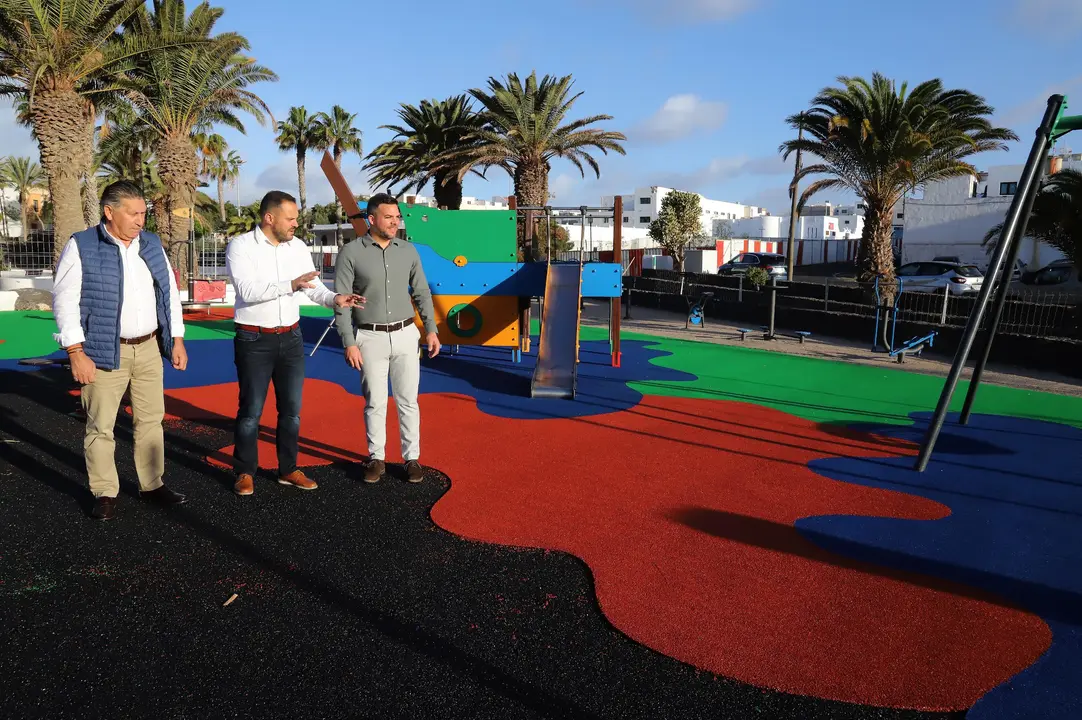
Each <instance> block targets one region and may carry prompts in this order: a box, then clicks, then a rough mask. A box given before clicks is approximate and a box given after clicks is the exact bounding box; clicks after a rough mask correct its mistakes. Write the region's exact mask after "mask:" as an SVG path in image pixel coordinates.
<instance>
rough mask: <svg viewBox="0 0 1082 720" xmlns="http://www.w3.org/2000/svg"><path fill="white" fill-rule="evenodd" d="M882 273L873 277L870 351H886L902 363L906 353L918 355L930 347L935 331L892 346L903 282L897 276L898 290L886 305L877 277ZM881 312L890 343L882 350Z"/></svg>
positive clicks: (903, 289) (933, 340)
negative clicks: (872, 319)
mask: <svg viewBox="0 0 1082 720" xmlns="http://www.w3.org/2000/svg"><path fill="white" fill-rule="evenodd" d="M881 277H882V275H879V276H877V277H876V278H875V334H874V335H873V336H872V352H886V353H887V354H888V355H889V356H890V357H892V358H896V359H897V360H898V362H899V363H904V362H905V358H906V356H907V355H917V356H919V355H920V354H921V353H922V352H923V351H924V348H926V347H932V343H933V342H935V336H936V335H937V334H938V332H937V331H934V330H933V331H932V332H930V333H928V334H927V335H921V336H918V337H913V338H910V339H908V340H906V341H905V342H904V343H902V344H901V345H900V346H898V347H895V346H894V338H895V330H897V328H898V304H899V303H900V302H901V300H902V295H903V294H904V292H905V282H904V281H903V280H902V279H901V278H897V279H896V282H897V283H898V291H897V292H896V293H894V303H893V304H892V305H887V304H885V303H884V302H883V295H884V294H885V293H883V292H882V291H881V289H880V287H879V279H880V278H881ZM880 314H882V316H883V323H884V328H885V327H887V326H889V327H890V343H889V344H888V345H887V347H886V348H885V349H884V350H882V351H881V350H880V349H879V340H880V335H879V316H880Z"/></svg>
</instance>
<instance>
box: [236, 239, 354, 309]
mask: <svg viewBox="0 0 1082 720" xmlns="http://www.w3.org/2000/svg"><path fill="white" fill-rule="evenodd" d="M315 269H316V266H315V264H314V263H313V262H312V254H311V251H310V250H309V249H308V246H307V245H305V244H304V243H303V242H302V241H301V240H299V239H297V238H293V239H292V240H290V241H289V242H284V243H278V244H277V245H275V244H273V243H271V241H270V240H268V239H267V236H266V235H265V234H263V230H262V229H261V228H259V227H258V226H257V227H256V228H255V229H254V230H252V231H251V232H246V233H244V234H243V235H238V236H237V237H235V238H233V239H232V240H230V241H229V246H228V247H227V248H226V251H225V271H226V273H228V274H229V280H230V282H232V283H233V290H234V292H235V293H236V299H235V300H234V301H233V319H234V321H235V322H237V323H239V324H241V325H255V326H257V327H265V328H276V327H288V326H290V325H292V324H293V323H295V322H297V321H299V320H300V318H301V309H300V303H299V302H298V301H297V296H296V294H295V293H294V292H293V280H294V279H296V278H298V277H300V276H301V275H304V274H305V273H308V272H312V271H314V270H315ZM310 282H311V283H312V284H313V285H314V286H315V287H311V288H301V291H302V292H303V293H304V294H305V295H307V296H308V298H309V299H310V300H311V301H312V302H314V303H316V304H317V305H322V306H323V307H329V308H333V307H334V298H335V292H334V291H333V290H330V289H329V288H327V286H326V285H324V284H323V282H322V281H321V280H320V279H319V278H318V277H316V278H314V279H312V280H311V281H310Z"/></svg>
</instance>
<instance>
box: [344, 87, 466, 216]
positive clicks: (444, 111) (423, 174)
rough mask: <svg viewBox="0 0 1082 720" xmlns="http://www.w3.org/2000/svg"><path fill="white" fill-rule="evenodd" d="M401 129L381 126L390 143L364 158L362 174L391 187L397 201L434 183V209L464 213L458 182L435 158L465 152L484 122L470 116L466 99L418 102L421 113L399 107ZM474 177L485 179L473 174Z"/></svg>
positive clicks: (374, 182)
mask: <svg viewBox="0 0 1082 720" xmlns="http://www.w3.org/2000/svg"><path fill="white" fill-rule="evenodd" d="M398 117H399V118H400V119H401V120H402V125H381V126H380V128H381V129H384V130H393V131H394V132H395V136H394V138H393V139H391V140H389V141H387V142H385V143H383V144H382V145H380V146H379V147H377V148H376V149H375V150H373V151H372V152H371V153H369V155H368V162H367V163H366V164H365V169H366V170H369V171H370V175H369V182H371V183H372V184H374V185H376V186H379V185H384V184H386V185H388V186H389V187H390V186H394V185H395V184H398V183H405V184H404V185H403V187H402V189H401V190H400V191H398V192H395V191H394V190H393V189H392V190H391V193H392V194H394V195H396V196H400V195H401V194H402V193H404V192H408V191H409V190H410V189H414V190H416V191H417V192H420V191H421V189H422V188H423V187H424V186H425V185H426V184H427V183H428V181H429V180H432V181H433V183H432V193H433V194H434V195H435V196H436V205H437V206H438V207H441V208H448V209H451V210H458V209H459V208H460V207H462V182H461V181H460V180H459V179H458V176H457V173H455V172H453V171H451V170H450V169H447V168H441V167H438V166H437V163H436V162H435V161H436V158H437V157H439V156H440V155H443V154H445V153H447V152H449V151H451V150H457V149H462V148H465V147H469V146H470V145H471V144H472V143H475V142H476V139H475V138H476V137H477V136H478V135H479V134H480V132H481V131H482V130H484V129H485V120H484V117H483V116H481V115H480V114H478V113H476V112H474V110H473V107H472V106H471V105H470V103H469V100H468V99H467V98H466V96H465V95H456V96H454V97H450V98H447V99H446V100H422V101H421V105H420V107H416V106H414V105H407V104H405V103H402V105H401V107H400V108H399V110H398ZM470 171H471V172H473V173H474V174H475V175H477V176H479V177H484V175H483V174H482V173H480V172H478V171H477V170H476V169H471V170H470Z"/></svg>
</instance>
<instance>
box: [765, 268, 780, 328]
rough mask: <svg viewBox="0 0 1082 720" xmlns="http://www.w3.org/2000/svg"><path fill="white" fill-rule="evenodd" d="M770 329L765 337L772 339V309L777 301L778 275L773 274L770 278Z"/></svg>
mask: <svg viewBox="0 0 1082 720" xmlns="http://www.w3.org/2000/svg"><path fill="white" fill-rule="evenodd" d="M768 292H769V293H770V330H769V331H767V335H766V339H767V340H773V339H774V309H775V307H776V304H777V301H778V276H777V275H774V276H772V277H771V278H770V289H769V290H768Z"/></svg>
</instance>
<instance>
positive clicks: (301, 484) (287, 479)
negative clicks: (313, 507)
mask: <svg viewBox="0 0 1082 720" xmlns="http://www.w3.org/2000/svg"><path fill="white" fill-rule="evenodd" d="M278 482H279V484H281V485H292V486H293V487H295V488H300V489H301V490H315V489H316V488H317V487H319V486H318V485H316V482H315V480H309V479H308V478H306V477H305V476H304V473H302V472H301V471H300V470H294V471H293V472H291V473H289V474H288V475H285V476H283V477H280V478H278Z"/></svg>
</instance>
